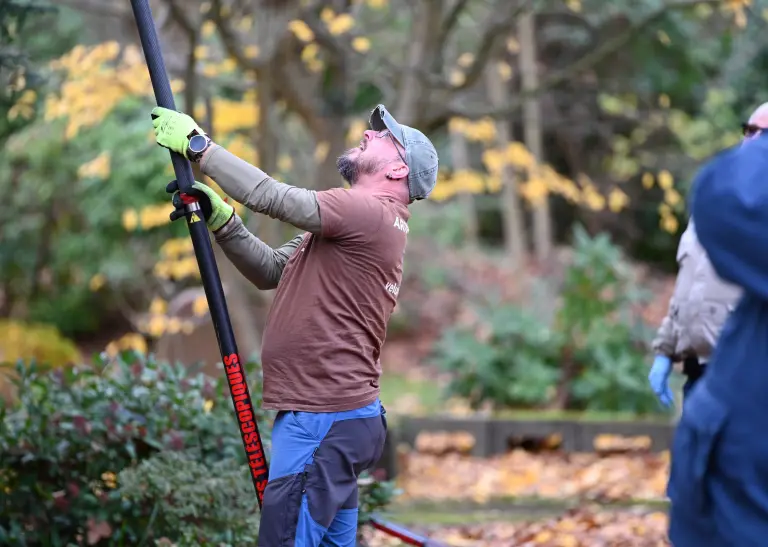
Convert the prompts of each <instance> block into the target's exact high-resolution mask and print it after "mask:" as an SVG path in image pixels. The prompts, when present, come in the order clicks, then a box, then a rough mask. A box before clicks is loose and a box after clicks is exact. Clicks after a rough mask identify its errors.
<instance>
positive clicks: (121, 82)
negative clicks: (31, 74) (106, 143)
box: [45, 41, 183, 139]
mask: <svg viewBox="0 0 768 547" xmlns="http://www.w3.org/2000/svg"><path fill="white" fill-rule="evenodd" d="M50 66H51V68H52V69H53V70H57V71H61V72H63V73H64V74H65V75H66V79H65V81H64V83H63V84H62V85H61V89H60V90H59V93H58V94H50V95H48V97H47V98H46V102H45V119H46V120H47V121H51V120H55V119H58V118H66V119H67V125H66V129H65V135H64V136H65V138H67V139H71V138H73V137H74V136H76V135H77V134H78V132H79V131H80V130H81V129H83V128H87V127H91V126H93V125H96V124H97V123H99V122H100V121H101V120H102V119H104V117H105V116H107V115H108V114H109V113H110V112H111V111H112V110H113V109H114V108H115V106H117V104H118V103H120V102H121V101H122V100H123V99H125V98H126V97H128V96H150V95H151V94H152V84H151V81H150V79H149V72H148V71H147V67H146V64H145V62H144V57H143V55H142V53H141V51H140V50H139V48H138V47H136V46H134V45H128V46H126V47H125V48H122V49H121V48H120V45H119V44H118V43H117V42H115V41H110V42H104V43H102V44H98V45H95V46H83V45H78V46H76V47H75V48H73V49H72V50H71V51H70V52H69V53H67V54H66V55H64V56H63V57H61V58H59V59H57V60H55V61H53V62H52V63H51V64H50ZM171 88H172V89H173V90H174V92H178V91H180V90H182V89H183V84H182V83H181V82H180V81H172V82H171ZM94 97H98V100H94Z"/></svg>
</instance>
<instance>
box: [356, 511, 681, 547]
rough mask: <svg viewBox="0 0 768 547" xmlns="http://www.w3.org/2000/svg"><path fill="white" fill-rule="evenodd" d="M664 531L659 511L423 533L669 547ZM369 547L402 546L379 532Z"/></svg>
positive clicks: (559, 545)
mask: <svg viewBox="0 0 768 547" xmlns="http://www.w3.org/2000/svg"><path fill="white" fill-rule="evenodd" d="M666 531H667V517H666V515H665V514H664V513H663V512H660V511H651V510H648V509H621V510H612V511H601V510H600V509H599V508H592V507H585V508H581V509H576V510H572V511H568V512H566V513H565V514H562V515H560V516H557V517H554V518H549V519H537V520H533V521H521V522H504V521H499V522H485V523H481V524H472V525H466V526H445V527H440V528H435V529H432V530H423V532H425V533H429V536H430V537H431V538H432V539H435V540H438V541H442V542H444V543H446V544H448V545H450V546H452V547H469V546H472V547H533V546H538V547H666V546H668V545H670V544H669V542H668V541H667V539H666V535H667V534H666ZM366 541H367V542H368V545H369V546H370V547H385V546H392V547H394V546H399V545H401V544H400V543H399V542H398V540H395V539H392V538H389V537H387V536H386V535H385V534H383V533H381V532H378V531H375V530H367V531H366Z"/></svg>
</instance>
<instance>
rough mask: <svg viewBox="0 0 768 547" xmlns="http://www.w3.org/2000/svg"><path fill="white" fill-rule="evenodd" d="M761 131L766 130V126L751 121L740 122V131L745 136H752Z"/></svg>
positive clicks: (767, 129)
mask: <svg viewBox="0 0 768 547" xmlns="http://www.w3.org/2000/svg"><path fill="white" fill-rule="evenodd" d="M763 131H768V127H760V126H759V125H755V124H752V123H743V124H741V133H742V135H744V136H745V137H754V136H755V135H759V134H760V133H762V132H763Z"/></svg>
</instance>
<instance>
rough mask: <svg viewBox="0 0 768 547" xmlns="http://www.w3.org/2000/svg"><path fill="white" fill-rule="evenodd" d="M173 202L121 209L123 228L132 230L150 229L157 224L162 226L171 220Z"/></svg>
mask: <svg viewBox="0 0 768 547" xmlns="http://www.w3.org/2000/svg"><path fill="white" fill-rule="evenodd" d="M173 210H174V208H173V204H172V203H171V202H170V201H169V202H167V203H157V204H154V205H148V206H146V207H144V208H143V209H140V210H138V211H137V210H136V209H126V210H125V211H123V228H125V229H126V230H127V231H129V232H132V231H134V230H138V229H142V230H151V229H152V228H157V227H158V226H164V225H166V224H169V223H170V222H171V219H170V214H171V212H173Z"/></svg>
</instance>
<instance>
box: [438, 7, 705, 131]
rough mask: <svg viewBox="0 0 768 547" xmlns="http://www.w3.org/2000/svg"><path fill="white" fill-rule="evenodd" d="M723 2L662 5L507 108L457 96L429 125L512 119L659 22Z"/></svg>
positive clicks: (522, 95) (506, 106)
mask: <svg viewBox="0 0 768 547" xmlns="http://www.w3.org/2000/svg"><path fill="white" fill-rule="evenodd" d="M719 3H720V0H674V1H671V2H668V3H667V4H665V5H663V6H661V7H660V8H658V9H656V10H654V11H652V12H651V13H649V14H648V15H646V16H645V17H643V18H642V19H640V20H638V21H637V22H635V23H634V24H633V25H632V26H631V27H630V28H629V29H628V30H627V32H624V33H622V34H620V35H618V36H616V37H615V38H613V39H611V40H608V41H606V42H605V43H604V44H603V45H601V46H599V47H597V48H596V49H594V50H593V51H591V52H590V53H588V54H586V55H584V56H583V57H582V58H581V59H579V60H577V61H576V62H574V63H573V64H571V65H570V66H569V67H568V68H566V69H563V70H558V71H556V72H553V73H552V74H550V75H549V76H545V77H544V78H542V82H541V84H540V85H539V86H538V87H537V88H536V89H533V90H529V91H525V92H521V93H519V94H518V95H517V96H516V97H515V98H514V99H513V100H511V101H510V102H509V103H508V104H507V105H505V106H503V107H501V108H496V107H493V106H489V105H484V106H481V107H477V108H471V107H470V108H467V107H466V104H465V103H466V100H465V98H463V97H456V98H455V99H454V100H453V101H451V102H450V104H449V105H448V106H447V108H446V109H445V111H444V112H442V113H440V114H439V115H437V116H435V117H433V118H432V119H430V120H428V122H427V123H426V126H427V127H429V128H436V127H440V126H442V125H444V124H445V123H447V122H448V120H449V119H450V118H452V117H465V118H470V119H477V118H482V117H485V116H490V117H501V116H510V115H512V114H514V113H515V112H517V111H518V110H519V109H520V108H521V107H522V105H523V104H524V102H525V99H527V98H529V97H532V96H536V95H538V94H540V93H543V92H545V91H548V90H550V89H552V88H554V87H556V86H558V85H560V84H563V83H565V82H567V81H568V80H570V79H571V78H574V77H576V76H578V75H580V74H583V73H584V72H586V71H588V70H590V69H592V68H594V67H595V66H597V65H598V64H600V63H601V62H603V61H604V60H605V59H607V58H608V57H610V56H611V55H613V54H614V53H616V52H617V51H619V50H620V49H621V48H623V47H625V46H626V45H627V44H629V43H630V42H631V41H632V40H634V39H635V38H636V37H637V36H638V35H639V34H641V33H643V32H645V30H646V29H647V28H648V27H650V26H652V25H653V24H655V23H656V22H657V21H658V20H659V19H661V18H662V17H664V16H665V15H666V14H668V13H670V12H672V11H678V10H685V9H688V8H691V7H695V6H698V5H702V4H709V5H715V4H719Z"/></svg>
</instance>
